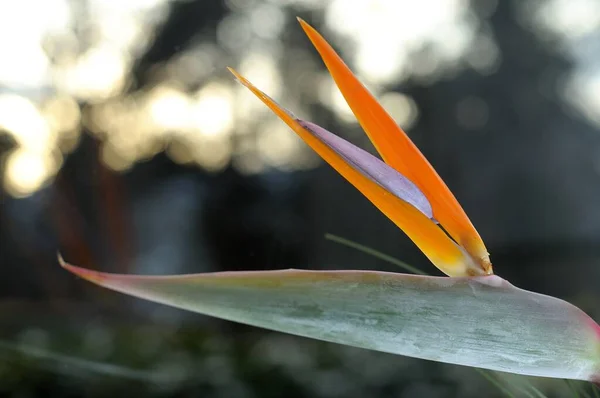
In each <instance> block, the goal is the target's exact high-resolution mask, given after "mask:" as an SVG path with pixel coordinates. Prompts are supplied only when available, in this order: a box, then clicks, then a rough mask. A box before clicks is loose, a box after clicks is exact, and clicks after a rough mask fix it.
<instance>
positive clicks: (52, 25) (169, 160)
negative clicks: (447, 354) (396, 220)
mask: <svg viewBox="0 0 600 398" xmlns="http://www.w3.org/2000/svg"><path fill="white" fill-rule="evenodd" d="M296 16H301V17H302V18H304V19H305V20H307V21H308V22H309V23H311V24H312V25H313V26H315V27H316V28H317V29H318V30H320V31H321V32H322V33H323V34H324V36H325V37H326V38H327V39H328V40H329V41H330V43H331V44H332V45H333V46H334V47H335V48H336V49H337V50H338V51H339V52H340V54H341V55H342V57H343V58H344V59H345V60H346V61H347V63H348V64H349V65H350V66H351V68H352V69H353V70H354V71H355V72H356V73H357V75H358V76H359V77H360V78H361V80H362V81H363V82H364V83H365V84H366V85H367V87H368V88H369V89H370V90H371V91H372V92H373V93H374V94H375V95H376V97H377V98H378V99H380V101H381V102H382V104H383V105H384V106H385V107H386V109H387V110H388V111H389V112H390V113H391V114H392V116H393V117H394V118H395V119H396V121H397V122H398V123H399V124H400V125H401V126H402V127H403V128H404V129H405V130H406V131H407V132H408V134H409V135H410V136H411V138H412V139H413V140H414V142H415V143H416V144H417V146H419V148H420V149H421V150H422V152H423V153H424V154H425V156H426V157H427V158H428V159H429V160H430V162H431V163H432V164H433V165H434V167H435V168H436V169H437V171H438V172H439V174H440V175H441V176H442V178H443V179H444V180H445V181H446V183H447V184H448V185H449V187H450V188H451V190H452V191H453V192H454V194H455V195H456V196H457V198H458V199H459V201H460V202H461V204H462V205H463V207H464V208H465V210H466V212H467V213H468V214H469V216H470V218H471V220H472V221H473V223H474V224H475V226H476V227H477V228H478V230H479V232H480V234H481V235H482V237H483V239H484V241H485V242H486V245H487V247H488V250H489V251H490V253H491V255H492V261H493V263H494V266H495V271H496V273H498V274H499V275H501V276H503V277H505V278H507V279H510V280H511V282H513V283H514V284H515V285H517V286H519V287H522V288H526V289H530V290H535V291H538V292H542V293H546V294H551V295H555V296H558V297H560V298H564V299H567V300H569V301H571V302H573V303H574V304H576V305H578V306H580V307H581V308H582V309H584V310H585V311H587V312H588V313H589V314H590V315H592V316H593V317H595V318H596V319H599V318H600V306H598V299H599V296H598V293H599V288H598V281H600V245H599V243H600V57H599V55H598V54H600V2H597V1H595V0H532V1H527V2H522V1H516V0H515V1H510V0H505V1H500V0H471V1H469V0H420V1H411V0H329V1H319V0H271V1H265V0H226V1H217V0H186V1H178V0H120V1H117V0H20V1H7V0H6V1H5V0H2V1H0V54H1V59H0V186H1V190H0V267H1V268H0V270H1V272H2V275H3V276H2V277H1V278H0V380H2V383H1V384H0V392H1V393H2V395H3V396H14V397H33V396H41V395H44V396H61V397H76V396H89V397H100V396H109V395H112V396H115V394H116V396H149V397H163V396H164V397H168V396H189V397H244V398H245V397H282V396H286V397H364V396H372V397H423V396H427V397H454V396H458V397H477V396H482V394H483V396H494V395H499V394H500V391H499V390H498V389H496V388H495V387H493V386H492V385H491V384H489V383H488V382H487V381H486V380H485V379H484V378H482V377H481V375H479V374H478V373H476V372H475V371H474V370H473V369H467V368H461V367H457V366H450V365H442V364H437V363H432V362H426V361H420V360H414V359H408V358H403V357H398V356H392V355H387V354H382V353H375V352H368V351H365V350H360V349H354V348H348V347H342V346H337V345H333V344H326V343H320V342H316V341H311V340H307V339H303V338H299V337H293V336H288V335H282V334H278V333H272V332H268V331H264V330H260V329H256V328H251V327H247V326H241V325H236V324H232V323H228V322H223V321H218V320H214V319H211V318H207V317H204V316H200V315H195V314H191V313H186V312H183V311H178V310H174V309H169V308H166V307H163V306H159V305H155V304H152V303H147V302H142V301H140V300H135V299H131V298H128V297H126V296H123V295H119V294H117V293H113V292H110V291H108V290H102V289H100V288H98V287H95V286H93V285H91V284H89V283H87V282H84V281H82V280H79V279H77V278H75V277H74V276H73V275H70V274H68V273H67V272H65V271H64V270H62V269H61V268H60V267H59V266H58V264H57V261H56V253H57V251H60V252H61V253H62V254H63V255H64V257H65V258H66V259H67V260H68V261H69V262H72V263H75V264H80V265H82V266H84V267H88V268H93V269H99V270H104V271H113V272H124V273H143V274H173V273H195V272H209V271H221V270H260V269H277V268H289V267H294V268H305V269H377V270H387V271H397V268H394V266H393V265H389V264H387V263H385V262H382V261H380V260H377V259H374V258H373V257H371V256H368V255H366V254H361V253H358V252H356V251H353V250H352V249H350V248H347V247H344V246H341V245H339V244H337V243H335V242H332V241H329V240H327V239H325V234H326V233H332V234H336V235H340V236H342V237H344V238H348V239H352V240H354V241H357V242H360V243H362V244H364V245H367V246H370V247H373V248H375V249H377V250H381V251H383V252H385V253H388V254H390V255H392V256H394V257H397V258H399V259H402V260H404V261H406V262H408V263H410V264H412V265H414V266H417V267H420V268H421V269H423V270H424V271H427V272H431V273H434V274H439V272H438V271H436V270H435V269H434V268H433V266H431V265H430V264H428V262H427V260H426V259H425V257H424V256H423V255H422V254H421V253H420V252H419V251H418V249H416V247H415V246H414V245H413V244H412V243H411V242H410V240H409V239H408V238H407V237H406V236H405V235H404V234H403V233H402V231H400V230H398V229H397V228H396V227H395V226H394V225H393V224H392V223H391V222H390V221H389V220H388V219H386V218H385V217H384V216H383V215H382V214H380V213H379V212H378V211H377V210H376V209H375V208H374V207H373V206H372V205H371V204H370V203H369V202H368V201H367V200H366V199H365V198H364V197H362V195H360V193H358V192H357V191H356V190H355V189H354V188H353V187H352V186H350V185H349V184H348V183H347V182H345V181H344V180H343V179H342V178H341V177H340V176H339V175H337V174H336V173H335V172H334V171H333V170H332V169H330V168H329V167H328V166H327V165H326V164H324V163H323V162H322V161H321V160H320V159H319V158H318V157H317V156H316V155H314V154H313V153H312V152H311V151H310V150H309V149H308V147H307V146H306V145H304V144H303V143H302V142H301V141H300V139H299V138H297V137H296V136H295V134H294V133H293V132H292V131H291V130H289V129H288V128H287V127H286V126H285V125H284V124H283V123H281V122H280V121H278V120H277V119H276V118H275V117H274V116H273V115H272V114H270V112H269V111H268V110H267V109H266V108H265V107H264V106H263V105H262V104H261V103H260V102H259V101H258V100H256V99H255V98H254V97H253V96H252V95H251V94H249V93H248V92H247V91H246V90H245V89H244V88H243V87H242V86H241V85H239V84H237V83H236V82H235V81H234V79H233V78H232V76H231V75H230V74H229V73H228V72H227V70H226V66H232V67H234V68H236V69H237V70H238V71H240V72H241V73H242V74H243V75H245V76H246V77H247V78H248V79H250V80H251V81H252V82H253V83H255V84H256V85H257V86H258V87H259V88H261V89H262V90H264V91H265V92H267V93H268V94H270V95H271V96H272V97H274V98H276V99H277V100H278V101H279V102H280V103H282V104H283V105H284V106H286V107H287V108H289V109H291V110H293V111H294V112H295V113H296V114H297V115H299V116H300V117H302V118H304V119H308V120H312V121H314V122H316V123H318V124H320V125H322V126H324V127H326V128H327V129H329V130H331V131H333V132H336V133H338V134H340V135H341V136H343V137H344V138H346V139H348V140H350V141H352V142H354V143H355V144H357V145H360V146H362V147H363V148H366V149H368V150H369V151H371V152H373V153H374V149H373V147H372V145H371V144H370V143H369V142H368V139H367V138H366V136H365V135H364V133H363V132H362V131H361V129H360V127H359V126H358V125H357V123H356V121H355V119H354V117H353V115H352V113H351V112H350V110H349V108H348V107H347V105H346V103H345V102H344V100H343V98H342V97H341V95H340V94H339V92H338V91H337V88H336V87H335V85H334V84H333V81H332V79H331V78H330V77H329V75H328V74H327V72H326V70H325V69H324V66H323V65H322V63H321V61H320V59H319V58H318V56H317V54H316V51H315V50H314V49H313V48H312V47H311V45H310V42H309V41H308V39H307V38H306V37H305V36H304V34H303V32H302V30H301V28H300V27H299V25H298V24H297V22H296V19H295V17H296ZM511 380H513V379H511ZM513 382H514V380H513ZM536 383H538V384H539V386H540V388H541V389H543V390H544V391H546V392H548V393H549V394H550V396H563V394H565V392H564V391H562V390H561V388H562V387H561V386H560V385H558V384H553V383H552V382H549V381H547V380H536Z"/></svg>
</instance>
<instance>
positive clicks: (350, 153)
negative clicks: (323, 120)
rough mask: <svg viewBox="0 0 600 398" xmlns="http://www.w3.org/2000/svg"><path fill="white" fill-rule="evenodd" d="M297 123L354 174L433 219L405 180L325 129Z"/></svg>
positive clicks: (425, 202)
mask: <svg viewBox="0 0 600 398" xmlns="http://www.w3.org/2000/svg"><path fill="white" fill-rule="evenodd" d="M296 120H297V121H298V123H300V125H302V127H304V128H305V129H306V130H308V131H309V132H311V133H312V134H313V135H314V136H315V137H316V138H318V139H319V140H320V141H321V142H323V143H324V144H325V145H327V146H328V147H329V148H331V149H332V150H333V151H335V153H337V154H338V155H340V156H341V157H342V158H343V159H344V160H345V161H346V162H347V163H348V164H349V165H350V166H352V167H353V168H354V169H355V170H357V171H359V172H360V173H361V174H363V175H365V176H367V177H368V178H369V179H370V180H372V181H374V182H376V183H377V184H379V185H380V186H382V187H383V188H385V189H386V190H387V191H388V192H390V193H391V194H393V195H394V196H396V197H397V198H399V199H402V200H403V201H405V202H407V203H410V204H411V205H413V206H414V207H416V208H417V209H418V210H419V211H420V212H421V213H423V214H425V215H426V216H427V217H428V218H430V219H433V210H432V209H431V204H430V203H429V200H427V197H426V196H425V195H424V194H423V192H421V190H419V188H417V186H416V185H415V184H414V183H413V182H412V181H410V180H409V179H408V178H406V177H404V176H403V175H402V174H400V173H399V172H398V171H396V170H395V169H393V168H391V167H390V166H388V165H387V164H386V163H385V162H383V161H382V160H380V159H378V158H376V157H375V156H373V155H371V154H370V153H368V152H367V151H365V150H363V149H360V148H359V147H357V146H355V145H353V144H351V143H350V142H348V141H346V140H344V139H343V138H340V137H338V136H337V135H335V134H333V133H331V132H329V131H327V130H325V129H324V128H322V127H320V126H318V125H316V124H314V123H311V122H307V121H304V120H301V119H296Z"/></svg>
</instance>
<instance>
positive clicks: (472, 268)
mask: <svg viewBox="0 0 600 398" xmlns="http://www.w3.org/2000/svg"><path fill="white" fill-rule="evenodd" d="M229 70H230V71H231V73H233V74H234V75H235V77H236V78H237V79H238V80H239V81H240V82H241V83H242V84H243V85H244V86H246V87H248V88H249V89H250V90H251V91H252V92H253V93H254V94H255V95H256V96H257V97H258V98H259V99H260V100H261V101H262V102H263V103H264V104H265V105H267V106H268V107H269V108H270V109H271V110H272V111H273V112H274V113H275V114H276V115H277V116H278V117H279V118H280V119H281V120H283V121H284V122H285V123H286V124H287V125H288V126H289V127H290V128H292V130H294V131H295V132H296V133H297V134H298V135H299V136H300V137H301V138H302V139H303V140H304V141H305V142H306V143H307V144H308V145H309V146H310V147H311V148H312V149H313V150H314V151H315V152H317V153H318V154H319V155H320V156H321V157H322V158H323V159H324V160H325V161H326V162H327V163H329V164H330V165H331V166H332V167H333V168H334V169H335V170H336V171H337V172H338V173H340V174H341V175H342V176H343V177H344V178H346V180H348V181H349V182H350V183H351V184H352V185H354V186H355V187H356V188H357V189H358V190H359V191H360V192H361V193H362V194H363V195H365V196H366V197H367V198H368V199H369V200H370V201H371V202H372V203H373V204H374V205H375V206H376V207H377V208H378V209H379V210H380V211H381V212H383V213H384V214H385V215H386V216H387V217H388V218H389V219H390V220H392V221H393V222H394V223H395V224H396V225H397V226H398V227H399V228H400V229H402V230H403V231H404V232H405V233H406V235H408V237H409V238H410V239H411V240H412V241H413V242H414V243H415V244H416V245H417V246H418V247H419V248H420V249H421V251H422V252H423V253H424V254H425V255H426V256H427V257H428V258H429V260H430V261H431V262H432V263H433V264H434V265H435V266H437V267H438V268H439V269H440V270H442V272H444V273H445V274H447V275H449V276H464V275H472V274H482V273H481V272H479V268H478V267H477V266H476V265H475V264H474V263H473V262H472V260H471V258H470V257H469V256H468V255H467V254H466V253H465V252H464V251H463V250H462V249H461V248H460V247H459V246H458V245H457V244H456V243H455V242H454V241H452V239H450V238H449V237H448V236H447V235H446V234H445V233H444V232H443V231H442V230H441V229H440V228H439V227H438V226H437V225H436V224H435V223H434V222H433V221H431V220H430V219H429V218H427V217H426V216H425V215H424V214H423V213H421V212H420V211H419V210H417V208H416V207H414V206H413V205H411V204H409V203H408V202H405V201H403V200H401V199H399V198H397V197H396V196H394V195H393V194H390V192H389V191H388V190H386V189H385V188H384V187H382V186H381V185H379V184H377V183H376V182H374V181H373V180H371V179H370V178H368V177H367V176H365V175H364V174H362V173H361V172H360V171H359V170H357V169H356V168H354V167H353V166H352V165H351V164H349V163H348V162H346V160H344V158H342V157H341V156H340V155H339V154H338V153H336V152H335V151H334V150H332V149H331V148H330V147H329V146H327V145H326V144H325V143H324V142H322V141H321V140H319V139H318V138H317V137H316V136H315V135H314V134H313V133H312V132H311V131H309V130H308V129H305V128H304V127H303V126H302V125H301V124H300V123H299V122H298V120H297V119H296V118H295V117H294V116H293V115H292V114H291V113H290V112H289V111H287V110H286V109H284V108H282V107H281V106H279V105H278V104H277V103H276V102H275V101H273V100H272V99H271V98H270V97H269V96H268V95H266V94H265V93H263V92H262V91H260V90H259V89H258V88H256V87H255V86H254V85H253V84H252V83H250V82H249V81H248V80H246V79H245V78H244V77H242V76H241V75H239V74H238V73H237V72H236V71H234V70H233V69H231V68H229Z"/></svg>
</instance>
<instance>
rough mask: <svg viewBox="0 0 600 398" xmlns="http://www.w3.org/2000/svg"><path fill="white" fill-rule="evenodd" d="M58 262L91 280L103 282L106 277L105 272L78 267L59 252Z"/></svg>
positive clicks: (68, 269) (72, 271) (70, 270)
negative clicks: (68, 261)
mask: <svg viewBox="0 0 600 398" xmlns="http://www.w3.org/2000/svg"><path fill="white" fill-rule="evenodd" d="M58 263H59V264H60V266H61V267H63V268H64V269H66V270H67V271H69V272H71V273H72V274H75V275H77V276H79V277H81V278H83V279H86V280H88V281H90V282H95V283H101V282H102V281H103V280H104V279H106V278H105V274H104V273H103V272H99V271H93V270H90V269H86V268H81V267H77V266H76V265H71V264H69V263H67V262H66V261H65V260H64V259H63V257H62V256H61V255H60V253H59V254H58Z"/></svg>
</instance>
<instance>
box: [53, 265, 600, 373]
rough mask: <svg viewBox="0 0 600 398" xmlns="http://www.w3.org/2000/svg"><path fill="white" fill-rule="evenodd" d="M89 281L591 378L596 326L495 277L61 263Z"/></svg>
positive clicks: (337, 334)
mask: <svg viewBox="0 0 600 398" xmlns="http://www.w3.org/2000/svg"><path fill="white" fill-rule="evenodd" d="M62 265H63V266H64V267H65V268H66V269H68V270H69V271H71V272H73V273H75V274H77V275H79V276H81V277H82V278H85V279H87V280H89V281H91V282H94V283H96V284H98V285H101V286H104V287H106V288H109V289H112V290H116V291H119V292H122V293H125V294H129V295H132V296H135V297H139V298H143V299H146V300H150V301H154V302H157V303H162V304H166V305H170V306H173V307H177V308H181V309H185V310H189V311H194V312H198V313H201V314H205V315H210V316H214V317H218V318H222V319H226V320H230V321H235V322H240V323H244V324H247V325H253V326H258V327H262V328H266V329H271V330H276V331H280V332H287V333H291V334H295V335H299V336H305V337H310V338H314V339H319V340H325V341H329V342H334V343H340V344H346V345H350V346H355V347H361V348H367V349H372V350H377V351H383V352H388V353H394V354H400V355H406V356H410V357H416V358H422V359H429V360H435V361H439V362H446V363H452V364H458V365H467V366H474V367H479V368H485V369H491V370H498V371H504V372H511V373H518V374H524V375H533V376H546V377H556V378H567V379H580V380H596V377H597V375H598V374H599V373H598V372H599V371H600V345H599V338H598V325H597V324H596V323H595V322H594V321H593V320H592V319H591V318H590V317H589V316H587V315H586V314H585V313H584V312H583V311H581V310H580V309H578V308H577V307H575V306H573V305H571V304H569V303H567V302H565V301H562V300H559V299H556V298H553V297H549V296H544V295H541V294H537V293H533V292H529V291H526V290H522V289H519V288H516V287H514V286H513V285H511V284H510V283H508V282H507V281H505V280H504V279H502V278H500V277H498V276H493V275H492V276H482V277H461V278H447V277H429V276H419V275H406V274H394V273H386V272H373V271H301V270H282V271H258V272H222V273H210V274H197V275H182V276H136V275H118V274H108V273H102V272H96V271H90V270H86V269H83V268H79V267H75V266H72V265H69V264H65V263H62Z"/></svg>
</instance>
